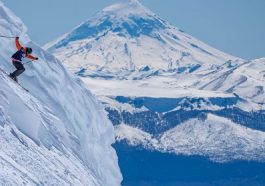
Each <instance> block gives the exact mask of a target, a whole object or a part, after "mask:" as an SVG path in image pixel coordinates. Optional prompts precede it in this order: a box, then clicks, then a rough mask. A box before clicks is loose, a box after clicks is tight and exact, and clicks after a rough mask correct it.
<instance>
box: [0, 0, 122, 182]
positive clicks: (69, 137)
mask: <svg viewBox="0 0 265 186" xmlns="http://www.w3.org/2000/svg"><path fill="white" fill-rule="evenodd" d="M0 31H1V35H7V36H20V38H21V42H22V43H23V44H24V45H27V46H31V47H32V48H33V50H34V55H37V56H38V57H39V60H38V61H36V62H34V63H31V64H28V65H26V72H25V73H24V74H22V75H21V76H20V77H19V82H20V84H22V85H23V86H24V87H26V88H27V89H28V90H29V92H26V91H25V90H24V89H22V88H21V87H19V86H18V85H17V84H15V83H14V82H13V81H12V80H10V79H9V78H8V77H7V76H6V74H5V73H3V72H2V71H0V133H1V135H0V136H1V137H0V166H1V170H0V184H1V185H7V184H11V185H22V184H25V185H26V184H27V185H33V184H35V185H120V182H121V179H122V177H121V173H120V170H119V167H118V162H117V156H116V153H115V151H114V149H113V148H112V147H111V144H112V143H113V142H114V130H113V127H112V125H111V123H110V122H109V120H108V119H107V116H106V113H105V111H104V109H103V107H102V106H101V105H100V104H99V102H98V101H97V100H96V98H95V97H94V96H93V95H92V94H91V93H90V92H89V91H88V90H87V89H86V88H85V86H84V85H83V83H82V82H81V81H80V80H79V79H76V78H74V77H72V76H71V75H70V74H69V73H68V72H67V71H66V70H65V69H64V67H63V65H62V64H61V63H60V62H59V61H58V60H57V59H55V58H54V57H53V56H52V55H50V54H48V53H47V52H46V51H44V50H42V49H41V48H40V47H39V46H37V45H35V44H34V43H33V42H31V41H30V39H29V37H28V35H27V34H26V33H27V29H26V27H25V26H24V24H23V23H22V21H21V20H20V19H19V18H18V17H16V16H15V15H14V14H13V13H12V12H11V11H10V10H9V9H8V8H6V7H5V6H4V4H3V3H2V2H0ZM15 50H16V49H15V43H14V39H7V38H0V67H1V69H3V70H4V71H6V72H11V71H13V70H14V67H13V65H12V64H11V61H10V56H11V55H12V54H13V52H14V51H15Z"/></svg>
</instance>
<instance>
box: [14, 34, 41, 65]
mask: <svg viewBox="0 0 265 186" xmlns="http://www.w3.org/2000/svg"><path fill="white" fill-rule="evenodd" d="M16 47H17V49H18V50H21V48H23V52H24V53H25V54H26V50H27V48H24V47H22V46H21V44H20V42H19V39H18V38H16ZM26 58H28V59H32V60H36V59H37V58H36V57H34V56H32V55H30V54H27V55H26Z"/></svg>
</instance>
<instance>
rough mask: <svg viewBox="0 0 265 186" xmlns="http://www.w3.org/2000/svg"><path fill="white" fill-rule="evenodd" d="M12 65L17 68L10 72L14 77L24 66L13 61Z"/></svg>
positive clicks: (23, 69) (21, 71) (22, 70)
mask: <svg viewBox="0 0 265 186" xmlns="http://www.w3.org/2000/svg"><path fill="white" fill-rule="evenodd" d="M13 65H14V66H15V67H16V69H17V70H15V71H14V72H13V73H11V74H10V75H11V76H12V77H14V78H16V77H17V76H19V75H20V74H22V73H23V72H24V71H25V67H24V66H23V64H22V63H20V62H16V61H13Z"/></svg>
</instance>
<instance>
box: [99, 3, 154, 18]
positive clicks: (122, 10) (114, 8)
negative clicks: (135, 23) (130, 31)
mask: <svg viewBox="0 0 265 186" xmlns="http://www.w3.org/2000/svg"><path fill="white" fill-rule="evenodd" d="M102 12H105V13H111V14H118V15H121V16H126V15H129V14H143V15H144V14H153V13H152V12H151V11H150V10H149V9H147V8H146V7H144V6H143V5H142V4H141V3H140V2H139V1H138V0H121V1H120V2H118V3H116V4H113V5H110V6H108V7H106V8H104V9H103V11H102Z"/></svg>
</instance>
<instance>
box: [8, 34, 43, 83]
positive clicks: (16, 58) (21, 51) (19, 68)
mask: <svg viewBox="0 0 265 186" xmlns="http://www.w3.org/2000/svg"><path fill="white" fill-rule="evenodd" d="M16 47H17V50H18V51H17V52H16V53H14V54H13V55H12V63H13V65H14V66H15V68H16V70H15V71H14V72H13V73H10V74H9V76H10V77H11V78H12V79H13V80H15V81H16V82H17V77H18V76H19V75H21V74H22V73H23V72H24V71H25V67H24V66H23V64H22V60H23V58H25V57H26V58H28V59H31V60H38V58H37V57H34V56H32V55H30V54H31V53H32V49H31V48H29V47H25V48H24V47H22V46H21V44H20V43H19V37H16Z"/></svg>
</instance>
